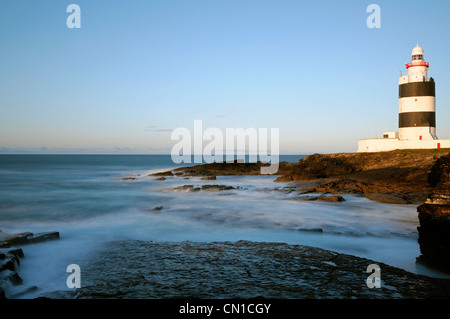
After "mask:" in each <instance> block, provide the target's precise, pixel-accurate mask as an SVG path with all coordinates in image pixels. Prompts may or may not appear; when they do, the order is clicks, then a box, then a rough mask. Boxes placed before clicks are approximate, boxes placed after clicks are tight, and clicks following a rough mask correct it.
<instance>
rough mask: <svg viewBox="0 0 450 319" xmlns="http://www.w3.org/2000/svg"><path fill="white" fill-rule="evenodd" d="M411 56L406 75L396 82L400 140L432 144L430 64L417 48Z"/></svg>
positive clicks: (433, 120) (433, 112)
mask: <svg viewBox="0 0 450 319" xmlns="http://www.w3.org/2000/svg"><path fill="white" fill-rule="evenodd" d="M411 55H412V58H411V62H410V63H407V64H406V68H407V69H408V75H405V76H400V79H399V90H398V92H399V103H398V104H399V111H398V112H399V121H398V122H399V139H400V140H435V139H437V137H436V101H435V100H436V98H435V95H436V94H435V83H434V80H433V78H430V79H428V74H427V73H428V67H429V63H428V62H425V61H424V59H423V49H422V48H421V47H419V45H417V46H416V47H415V48H414V49H413V50H412V54H411Z"/></svg>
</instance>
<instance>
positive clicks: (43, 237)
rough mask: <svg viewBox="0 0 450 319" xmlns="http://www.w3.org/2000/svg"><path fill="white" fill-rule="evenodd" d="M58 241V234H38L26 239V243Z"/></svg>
mask: <svg viewBox="0 0 450 319" xmlns="http://www.w3.org/2000/svg"><path fill="white" fill-rule="evenodd" d="M54 239H59V232H56V231H54V232H46V233H38V234H35V235H33V236H31V237H29V238H28V243H30V244H31V243H39V242H43V241H47V240H54Z"/></svg>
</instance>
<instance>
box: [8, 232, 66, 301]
mask: <svg viewBox="0 0 450 319" xmlns="http://www.w3.org/2000/svg"><path fill="white" fill-rule="evenodd" d="M55 239H59V232H45V233H39V234H33V233H30V232H24V233H18V234H6V233H4V232H2V231H1V230H0V299H6V294H5V290H6V288H7V287H8V286H11V285H14V286H17V285H21V284H22V283H23V280H22V278H21V277H20V275H19V273H18V271H19V267H20V258H23V257H25V255H24V253H23V250H22V248H20V246H23V245H29V244H34V243H39V242H43V241H47V240H55ZM36 289H37V287H36V286H31V287H24V289H23V291H22V292H20V293H17V294H16V295H13V296H9V297H10V298H15V297H18V296H20V295H22V294H25V293H28V292H30V291H33V290H36Z"/></svg>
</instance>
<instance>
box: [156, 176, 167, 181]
mask: <svg viewBox="0 0 450 319" xmlns="http://www.w3.org/2000/svg"><path fill="white" fill-rule="evenodd" d="M165 180H166V178H165V177H164V176H161V177H158V178H155V181H165Z"/></svg>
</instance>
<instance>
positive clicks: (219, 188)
mask: <svg viewBox="0 0 450 319" xmlns="http://www.w3.org/2000/svg"><path fill="white" fill-rule="evenodd" d="M233 189H241V187H234V186H228V185H198V186H194V185H183V186H178V187H175V188H173V189H172V190H174V191H183V192H199V191H228V190H233Z"/></svg>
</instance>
